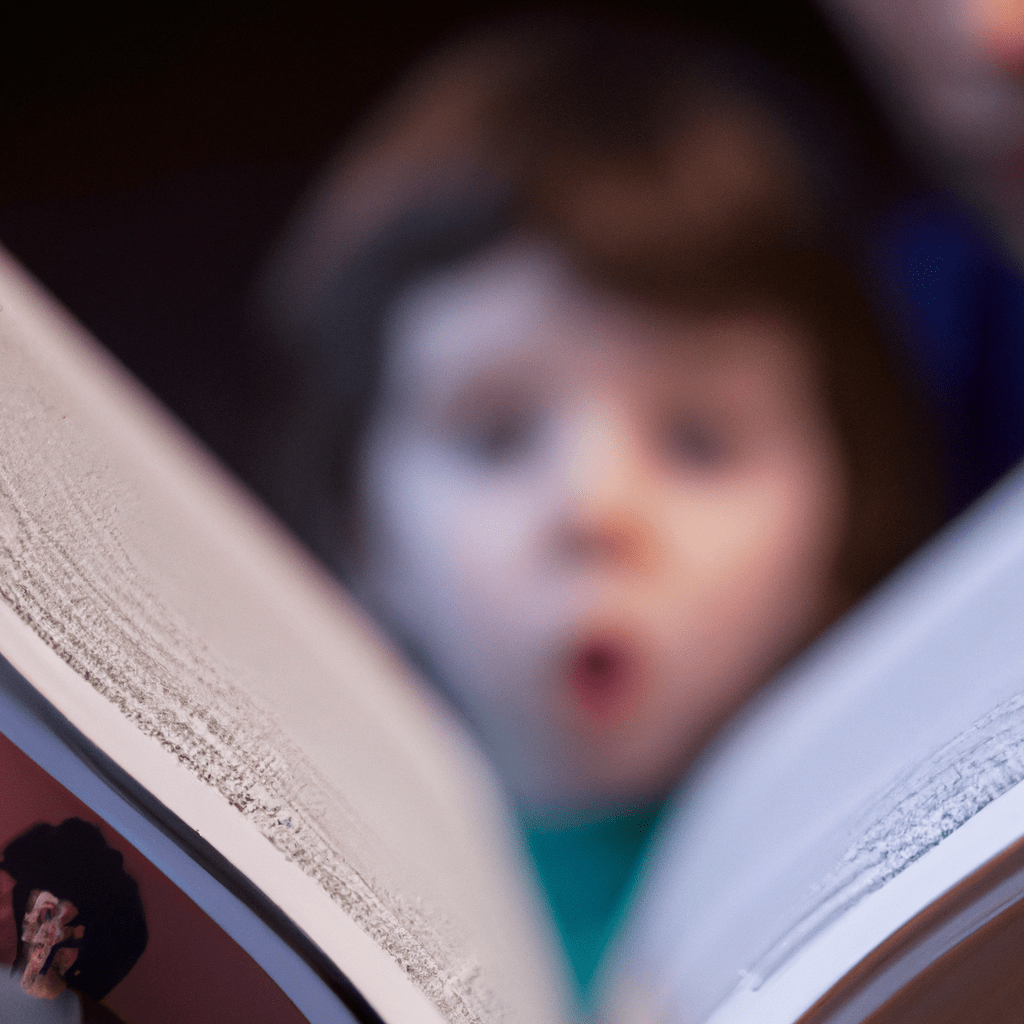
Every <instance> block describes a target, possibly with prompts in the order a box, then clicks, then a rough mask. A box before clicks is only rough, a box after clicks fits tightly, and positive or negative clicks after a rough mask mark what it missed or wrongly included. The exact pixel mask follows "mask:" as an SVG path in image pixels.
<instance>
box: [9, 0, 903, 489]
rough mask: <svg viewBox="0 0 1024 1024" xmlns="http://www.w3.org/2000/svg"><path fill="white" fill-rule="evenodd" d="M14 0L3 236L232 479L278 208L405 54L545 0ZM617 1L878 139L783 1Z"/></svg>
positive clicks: (831, 45) (245, 435) (248, 451)
mask: <svg viewBox="0 0 1024 1024" xmlns="http://www.w3.org/2000/svg"><path fill="white" fill-rule="evenodd" d="M22 6H23V8H24V9H23V11H22V13H20V14H18V15H15V16H14V17H13V18H12V17H10V16H5V24H4V28H3V31H2V33H0V241H2V243H3V244H4V245H5V246H6V247H7V248H8V249H10V250H11V251H12V252H13V253H14V254H15V255H16V256H17V257H18V258H20V259H21V260H22V262H24V263H25V264H26V265H27V266H28V267H29V269H30V270H32V271H33V272H34V273H35V274H36V275H37V276H38V277H40V278H41V279H42V280H43V282H44V283H45V284H46V285H48V286H49V288H50V289H51V290H52V291H54V292H55V293H56V294H57V295H58V296H59V297H60V299H61V300H62V301H63V302H64V303H65V304H66V305H67V306H68V307H69V308H70V309H71V310H72V311H73V312H74V313H75V314H76V315H77V316H78V317H79V318H80V319H81V320H82V321H83V322H84V323H85V324H86V326H87V327H89V328H90V329H91V330H92V331H93V332H94V333H95V334H96V335H97V336H98V337H99V338H100V340H102V341H103V342H104V343H105V344H106V345H107V346H108V347H109V348H110V349H112V350H113V352H114V353H115V354H116V355H117V356H118V357H119V358H120V359H121V360H122V361H123V362H124V363H125V364H126V365H127V366H128V367H129V368H130V369H131V370H132V371H133V372H134V373H135V374H136V375H138V376H139V377H140V378H141V379H142V380H143V381H144V382H145V383H146V384H147V385H148V386H149V387H150V388H151V389H152V390H154V391H155V392H156V393H157V394H158V395H159V396H160V397H161V398H162V399H163V400H164V402H165V403H166V404H167V405H169V406H170V407H171V409H173V410H174V411H175V412H176V413H177V414H178V415H179V416H180V417H181V418H182V419H184V420H185V422H186V423H188V424H189V425H190V426H191V427H192V428H193V430H194V431H195V432H196V433H197V434H198V435H199V436H200V437H201V438H202V439H203V440H204V441H205V442H206V443H207V444H208V445H209V446H210V447H211V448H212V449H213V450H214V451H216V452H217V453H218V454H219V455H220V456H221V457H222V458H223V459H224V460H225V461H226V462H227V463H228V464H229V465H230V466H232V467H233V468H234V469H235V470H236V471H237V472H239V473H240V474H241V475H242V476H244V477H249V476H250V475H251V474H250V472H249V469H250V467H251V466H252V465H253V462H254V460H253V457H252V456H253V451H254V446H258V445H259V438H260V430H261V425H262V424H263V422H264V419H265V415H266V413H267V411H268V410H269V409H272V407H273V405H274V402H275V399H276V397H277V389H278V382H279V380H280V369H281V368H280V366H279V365H278V364H279V360H278V358H276V357H275V356H274V355H273V354H272V351H271V349H270V348H269V347H268V346H266V345H265V344H264V342H263V340H262V339H261V337H260V334H259V331H258V329H257V328H256V327H255V326H254V325H253V323H252V322H251V321H252V318H251V316H250V315H249V313H248V310H249V307H250V304H251V294H252V286H253V281H254V278H255V276H256V274H257V271H258V269H259V267H260V265H261V262H262V260H263V259H264V257H265V255H266V253H267V252H268V250H269V248H270V246H271V245H272V244H273V241H274V239H275V237H276V234H277V232H278V231H279V230H280V228H281V225H282V223H283V221H284V218H285V217H286V215H287V213H288V211H289V210H290V209H291V208H292V206H293V204H294V203H295V202H296V201H297V200H298V199H299V198H300V197H301V195H302V193H303V190H304V188H305V187H306V186H307V184H308V182H309V181H310V179H311V177H312V176H313V175H314V174H315V173H316V170H317V168H318V167H319V165H320V164H321V162H322V161H323V160H324V158H325V157H326V156H327V155H328V154H329V153H330V151H331V150H332V148H333V147H334V145H335V144H336V143H337V141H338V140H339V139H340V138H341V137H342V136H343V135H344V133H345V131H346V129H347V128H348V127H349V126H350V125H351V124H352V123H353V121H354V120H355V119H356V118H357V117H358V116H359V115H360V113H361V112H363V111H364V110H365V109H366V108H367V107H368V106H369V105H370V104H372V103H373V101H374V100H375V98H376V97H378V96H379V95H380V93H381V92H382V91H383V90H384V89H386V88H387V86H388V85H389V84H390V83H391V82H393V81H394V80H395V79H396V78H397V77H398V76H400V75H401V73H402V72H403V70H404V69H405V68H406V67H407V66H408V65H409V63H410V62H411V61H412V60H414V59H415V58H416V57H417V56H418V55H419V54H421V53H423V52H424V51H426V50H428V49H429V48H430V47H431V46H433V45H435V44H436V43H438V42H440V41H442V40H443V39H444V38H446V37H447V36H448V35H450V34H451V33H452V32H453V31H457V30H458V29H459V28H461V27H464V26H467V25H472V24H475V23H479V22H485V21H487V20H489V19H490V18H493V17H501V16H506V15H508V14H515V13H518V12H523V11H530V10H538V9H543V6H544V5H540V4H523V3H519V4H513V3H509V2H508V0H476V2H469V0H462V2H459V0H424V2H423V3H421V4H419V5H418V6H416V7H412V8H408V9H406V8H400V7H394V6H390V7H389V6H370V5H369V4H368V3H365V2H364V3H359V4H346V3H344V2H335V3H326V2H308V3H302V2H297V3H296V2H292V3H285V2H283V0H268V2H259V0H252V2H249V3H244V4H243V3H241V2H237V0H206V2H204V3H195V4H188V3H170V2H162V0H158V2H153V0H151V2H149V3H147V4H140V3H137V2H136V3H134V4H132V5H130V6H129V5H127V4H126V5H123V6H119V5H107V6H104V7H101V6H98V5H91V4H90V5H85V4H82V5H79V6H78V10H77V12H71V11H70V10H69V9H68V8H65V7H64V6H60V7H58V6H56V5H54V6H50V5H48V4H47V3H45V2H42V3H36V4H35V5H32V4H31V3H29V4H23V5H22ZM576 9H577V10H595V9H598V10H604V11H608V10H611V11H614V8H610V7H609V6H608V5H604V6H603V7H599V6H598V5H596V4H593V3H591V4H580V5H578V6H577V8H576ZM629 9H630V10H631V11H633V12H639V13H640V14H641V15H642V16H644V17H645V18H647V19H649V20H654V21H661V22H666V23H668V24H669V25H670V26H675V25H678V26H680V27H686V26H689V25H697V26H699V27H703V28H704V29H711V30H712V31H715V32H716V33H720V34H725V35H731V36H734V37H735V38H738V39H740V40H742V41H744V42H745V43H747V44H748V45H752V46H754V47H755V48H756V49H758V50H760V51H761V52H762V53H763V54H765V55H767V56H769V57H770V58H772V59H774V60H776V61H779V62H781V63H783V64H787V65H789V66H790V67H792V68H795V69H796V70H798V71H800V72H801V73H803V74H806V75H809V76H810V77H812V78H814V79H815V80H817V81H818V82H819V83H820V84H821V85H822V86H823V87H824V89H825V91H826V92H828V93H830V94H831V95H832V96H833V97H834V98H835V99H836V100H837V101H838V102H840V103H842V104H844V105H845V106H846V108H847V110H848V111H849V112H850V116H852V117H853V118H854V119H857V120H859V122H860V123H861V124H862V125H863V126H865V130H866V132H867V133H868V134H871V133H872V132H877V128H876V127H875V124H876V120H877V118H876V114H875V112H874V111H873V109H871V108H870V105H869V104H867V102H866V101H865V100H864V98H863V95H862V92H861V90H860V86H859V83H858V82H857V80H856V77H855V76H854V75H853V73H852V72H851V70H850V67H849V64H848V62H847V61H846V60H845V59H844V57H843V54H842V52H841V51H840V50H839V48H838V47H837V45H836V43H835V42H834V41H833V39H832V37H831V36H830V35H829V33H828V32H827V31H826V29H825V28H824V26H823V24H822V22H821V21H820V19H819V18H818V16H817V15H816V13H815V12H814V10H813V9H812V8H811V7H809V6H808V5H806V4H805V3H803V2H801V0H772V2H770V3H769V2H765V0H747V2H742V0H717V2H714V0H692V2H689V3H687V2H678V0H677V2H675V3H670V2H666V0H639V2H636V3H633V4H631V5H630V8H629ZM879 145H880V146H882V145H883V143H881V142H880V143H879Z"/></svg>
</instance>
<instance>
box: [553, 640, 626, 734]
mask: <svg viewBox="0 0 1024 1024" xmlns="http://www.w3.org/2000/svg"><path fill="white" fill-rule="evenodd" d="M567 675H568V682H569V689H570V693H571V695H572V697H573V698H574V703H575V705H576V707H577V709H578V710H579V711H581V712H582V713H583V716H584V718H585V719H586V720H587V721H589V722H590V723H591V724H593V725H596V726H609V725H613V724H615V722H616V721H617V720H619V719H620V718H621V717H622V716H623V715H624V714H625V712H626V710H627V707H628V704H629V701H630V697H631V696H632V694H633V691H634V690H635V688H636V684H637V681H638V678H639V672H638V666H637V659H636V657H635V656H634V655H633V654H632V653H631V652H630V650H629V647H628V646H627V645H626V644H624V643H622V642H621V641H619V640H613V639H608V638H592V639H589V640H586V641H584V642H583V643H582V644H580V645H579V646H578V647H576V648H575V649H574V650H573V652H572V653H571V655H570V657H569V659H568V672H567Z"/></svg>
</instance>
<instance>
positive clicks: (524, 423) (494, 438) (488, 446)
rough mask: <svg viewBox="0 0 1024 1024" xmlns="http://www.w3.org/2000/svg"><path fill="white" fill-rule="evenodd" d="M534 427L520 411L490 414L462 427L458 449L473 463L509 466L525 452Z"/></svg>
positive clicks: (523, 412)
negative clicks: (508, 463)
mask: <svg viewBox="0 0 1024 1024" xmlns="http://www.w3.org/2000/svg"><path fill="white" fill-rule="evenodd" d="M533 430H534V424H533V422H532V420H531V417H530V416H529V415H528V414H527V413H526V412H525V411H522V410H493V411H488V412H485V413H483V414H482V415H480V416H479V417H477V418H475V419H473V420H471V421H470V422H467V423H465V424H463V425H462V427H461V429H460V430H459V442H460V444H461V446H462V447H463V448H464V449H465V450H466V452H467V453H468V454H470V455H471V456H472V457H473V458H474V459H477V460H479V461H481V462H485V463H488V464H491V465H499V464H501V463H506V462H512V461H514V460H516V459H518V458H520V457H521V456H523V455H524V454H526V452H527V450H528V449H529V446H530V443H531V441H532V436H533Z"/></svg>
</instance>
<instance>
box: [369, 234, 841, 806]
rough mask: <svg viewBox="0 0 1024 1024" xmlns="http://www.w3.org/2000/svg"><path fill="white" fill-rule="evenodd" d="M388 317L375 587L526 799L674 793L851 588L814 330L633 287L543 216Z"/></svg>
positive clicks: (589, 800)
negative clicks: (556, 246) (558, 239)
mask: <svg viewBox="0 0 1024 1024" xmlns="http://www.w3.org/2000/svg"><path fill="white" fill-rule="evenodd" d="M390 328H391V333H390V335H389V338H388V340H389V342H390V362H389V363H388V366H387V368H386V378H385V389H384V393H383V397H382V401H381V404H380V408H379V410H378V415H377V417H376V419H375V421H374V423H373V424H372V429H371V432H370V438H369V442H368V447H367V451H366V460H365V464H364V476H363V481H362V483H363V491H362V494H363V500H364V511H365V521H366V523H367V524H368V525H367V530H366V536H365V537H364V541H365V545H364V554H363V560H362V562H361V565H360V566H358V567H357V580H358V581H359V583H360V585H361V588H362V590H363V592H364V594H365V595H366V596H367V598H368V599H369V600H370V601H371V603H373V604H375V605H376V606H377V607H378V608H379V609H380V610H381V611H382V613H383V614H384V615H385V616H386V617H387V618H388V619H389V620H390V621H391V622H392V623H393V624H394V625H395V626H396V627H397V628H398V629H399V630H401V631H402V632H403V633H404V634H405V635H406V636H407V637H408V638H409V639H410V640H412V641H413V642H414V643H415V644H416V645H417V646H418V647H419V649H420V650H421V651H423V652H424V654H425V655H426V656H427V659H428V661H429V663H430V664H431V666H432V667H433V669H434V671H436V672H437V673H438V675H439V677H440V678H441V680H442V681H443V682H444V684H445V685H446V686H447V687H449V688H450V689H451V690H452V692H453V693H454V694H455V696H456V697H457V699H458V700H459V701H460V702H461V703H462V704H463V706H464V707H465V709H466V710H467V712H468V713H469V715H470V716H471V718H472V719H473V720H474V722H475V723H476V725H477V726H478V728H479V729H480V731H481V734H482V736H483V739H484V742H485V744H486V745H487V746H488V748H489V749H490V752H491V753H492V755H493V756H494V757H495V759H496V761H497V763H498V765H499V767H500V768H501V769H502V770H503V771H504V773H505V776H506V778H507V780H508V781H509V782H510V784H511V786H512V788H513V790H514V791H515V792H516V793H517V795H518V796H519V797H520V799H522V800H524V801H526V802H527V803H530V804H532V805H535V806H548V807H559V806H561V807H574V806H576V807H578V806H588V805H589V806H594V805H600V804H611V803H616V802H621V801H631V800H639V799H644V798H648V797H654V796H658V795H660V794H661V793H662V792H664V791H665V789H666V788H667V787H668V786H670V785H671V783H672V782H673V781H675V779H676V778H677V777H678V774H679V772H680V771H681V769H682V767H683V766H684V765H685V763H686V761H687V760H688V759H689V758H690V757H692V756H693V754H694V753H695V748H696V747H697V745H698V744H699V743H700V742H701V741H702V740H703V739H705V738H706V737H707V734H708V732H709V730H710V729H711V728H713V727H714V726H715V725H717V724H718V723H719V722H720V721H721V719H722V718H723V716H724V715H725V714H727V713H728V712H729V711H730V710H731V709H732V708H733V707H735V705H736V704H737V703H738V702H739V701H740V700H741V699H742V698H743V697H744V696H746V695H747V694H749V693H750V692H751V691H752V690H753V689H754V688H755V687H756V686H757V685H758V684H760V683H761V682H762V681H763V680H764V679H765V677H766V676H767V675H768V674H770V672H771V671H772V670H773V669H774V668H776V667H777V666H778V665H779V663H780V662H781V661H782V660H784V659H785V658H786V657H787V656H789V655H790V654H792V653H793V652H794V651H795V649H796V648H797V647H798V646H799V645H800V644H801V643H802V642H804V641H805V640H806V639H807V638H808V637H809V636H810V635H811V634H813V632H814V631H815V630H817V629H819V628H820V627H821V626H822V625H824V624H825V623H826V622H827V621H828V620H829V618H830V617H831V616H832V615H834V614H835V612H836V610H837V609H838V607H839V606H840V594H839V587H838V583H837V579H836V564H837V560H838V555H839V550H840V546H841V543H842V541H843V539H844V535H845V525H846V513H847V510H846V481H845V471H844V463H843V458H842V456H841V453H840V447H839V442H838V440H837V437H836V435H835V433H834V431H833V428H832V426H831V424H830V421H829V418H828V415H827V413H826V410H825V408H824V405H823V399H822V396H821V395H820V394H819V387H818V384H817V382H816V380H815V378H814V375H813V373H812V369H811V366H810V359H809V356H808V355H807V353H806V351H805V347H804V343H803V339H802V337H801V334H800V332H799V331H798V330H797V329H796V328H795V327H794V326H792V325H790V324H789V323H787V322H786V321H785V320H783V319H779V318H768V317H762V318H757V317H754V316H749V315H739V314H737V315H736V316H735V317H723V318H721V319H716V320H714V321H710V322H708V321H699V320H689V319H685V318H682V317H674V316H669V315H666V314H662V313H660V312H659V311H657V310H655V309H653V308H649V307H647V306H642V305H635V306H634V305H631V304H629V303H627V302H626V301H625V300H623V299H621V298H617V297H614V296H611V295H608V294H604V293H601V292H598V291H594V290H592V289H591V288H589V287H588V286H587V285H585V284H583V283H582V282H581V281H579V280H578V279H577V278H575V277H574V276H573V274H572V272H571V271H570V269H569V268H568V267H567V265H566V264H565V263H564V262H563V261H562V260H561V259H560V258H559V257H558V255H557V254H556V253H555V252H553V251H552V250H551V249H549V248H546V247H545V246H543V245H541V244H540V243H536V242H530V241H526V240H516V241H511V242H508V243H505V244H504V245H502V246H500V247H497V248H495V249H494V250H493V251H492V252H490V253H489V254H488V255H487V256H486V257H484V258H481V259H477V260H476V261H474V262H472V263H471V264H469V265H467V266H466V267H464V268H461V269H458V270H456V271H454V272H452V273H450V274H447V275H444V276H441V277H439V278H436V279H434V280H432V281H431V282H429V283H427V284H425V285H423V286H421V287H419V288H416V289H414V290H413V292H412V293H411V294H409V295H407V296H406V298H405V299H404V300H403V301H402V302H401V303H400V304H399V307H398V309H397V310H396V311H395V315H394V316H393V318H392V321H391V324H390Z"/></svg>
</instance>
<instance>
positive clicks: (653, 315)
mask: <svg viewBox="0 0 1024 1024" xmlns="http://www.w3.org/2000/svg"><path fill="white" fill-rule="evenodd" d="M386 337H387V350H388V360H387V364H388V365H387V375H388V378H389V381H390V384H391V386H392V387H396V388H398V389H399V390H406V389H412V390H417V389H420V388H423V387H429V386H431V385H434V384H439V385H441V386H444V387H448V386H452V385H454V384H455V383H459V382H462V381H464V380H470V379H472V378H474V377H480V376H487V375H489V374H498V375H506V376H515V375H519V376H520V377H522V376H526V377H530V376H533V377H535V378H540V379H541V380H543V378H544V375H546V374H552V373H557V372H558V371H559V370H561V371H562V375H563V376H566V375H567V376H569V377H570V378H576V379H582V378H583V377H585V376H587V375H588V373H589V374H591V375H593V374H594V373H603V375H604V376H605V377H610V378H613V379H614V377H615V376H616V375H619V376H627V375H628V376H629V377H631V378H634V379H637V380H644V379H647V380H648V381H649V383H650V384H652V385H658V386H671V385H673V384H678V385H683V384H685V383H686V380H687V378H688V377H690V376H691V375H692V376H696V377H697V378H706V377H708V376H709V375H710V376H717V377H719V378H731V379H734V380H736V381H740V380H744V379H746V380H749V379H750V378H751V377H757V376H763V375H765V374H767V375H769V376H773V377H777V376H783V377H787V378H791V379H793V380H794V381H795V382H797V383H799V384H800V385H801V386H803V384H804V383H805V382H806V380H807V379H808V373H807V372H806V371H807V367H808V363H809V361H808V357H807V350H808V345H807V336H806V332H805V331H803V330H802V329H800V328H799V327H798V326H797V325H796V323H795V322H794V320H793V319H792V318H791V317H787V316H786V315H785V314H784V313H782V312H781V311H779V310H768V309H763V310H751V309H749V308H748V307H745V306H742V305H741V304H739V302H737V306H736V307H735V308H723V309H720V310H719V311H717V312H715V313H714V314H708V313H701V314H697V313H695V312H690V311H686V310H680V309H671V308H669V307H667V306H661V305H657V304H655V303H654V302H652V301H644V300H639V299H632V298H628V297H626V296H625V295H623V294H616V293H613V292H611V291H610V290H606V289H601V288H598V287H596V286H595V285H593V284H592V283H590V282H589V281H587V280H585V279H584V278H583V277H582V276H581V275H580V274H579V273H578V272H577V271H576V270H575V269H574V268H573V267H572V265H571V264H570V262H569V261H568V260H567V259H566V258H565V257H564V256H563V255H562V254H561V253H560V252H559V250H558V249H557V247H556V246H555V245H553V244H552V243H550V242H548V241H547V240H544V239H541V238H536V237H530V236H516V237H513V238H509V239H506V240H504V241H502V242H500V243H498V244H496V245H495V246H493V247H492V248H490V249H488V250H486V251H485V252H483V253H482V254H480V255H478V256H475V257H473V258H472V259H470V260H468V261H466V262H464V263H462V264H460V265H458V266H456V267H454V268H452V269H449V270H447V271H445V272H442V273H440V274H438V275H435V276H434V277H431V278H429V279H428V280H426V281H423V282H421V283H420V284H418V285H415V286H414V287H412V288H411V289H410V290H409V291H408V292H407V293H406V294H405V295H404V296H402V298H400V300H399V301H398V302H397V303H396V305H395V307H394V309H393V310H392V314H391V316H390V317H389V319H388V323H387V327H386ZM666 373H669V374H671V378H670V379H666V376H665V375H666ZM552 383H555V381H554V380H552Z"/></svg>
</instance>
